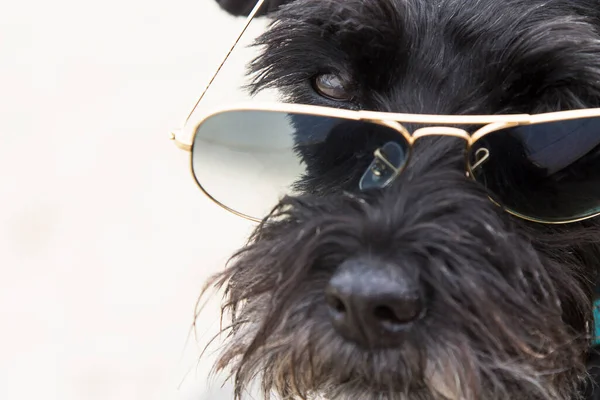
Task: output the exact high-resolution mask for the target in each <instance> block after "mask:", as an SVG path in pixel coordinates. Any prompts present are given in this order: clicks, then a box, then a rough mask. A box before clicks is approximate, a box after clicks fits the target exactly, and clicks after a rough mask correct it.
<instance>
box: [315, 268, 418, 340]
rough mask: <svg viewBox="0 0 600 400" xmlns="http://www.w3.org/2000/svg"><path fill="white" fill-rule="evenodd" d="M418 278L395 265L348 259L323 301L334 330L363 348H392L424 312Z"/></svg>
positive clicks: (330, 285) (330, 283) (333, 280)
mask: <svg viewBox="0 0 600 400" xmlns="http://www.w3.org/2000/svg"><path fill="white" fill-rule="evenodd" d="M421 292H422V291H421V290H420V287H419V283H418V279H417V278H416V277H414V276H411V274H410V272H409V271H405V270H403V269H402V268H401V267H399V266H397V265H393V264H390V263H386V262H384V261H381V260H374V259H350V260H347V261H345V262H344V263H342V264H341V265H340V266H339V267H338V269H337V271H336V273H335V274H334V275H333V277H332V278H331V280H330V281H329V284H328V286H327V289H326V291H325V298H326V300H327V305H328V307H329V311H330V315H331V319H332V323H333V326H334V327H335V329H336V330H337V331H338V332H339V333H340V334H341V335H342V336H343V337H344V338H346V339H348V340H352V341H354V342H356V343H358V344H360V345H362V346H365V347H393V346H399V345H401V344H402V342H403V341H404V338H405V336H406V332H407V331H408V329H409V328H410V325H411V322H413V321H415V320H416V319H418V318H420V317H421V315H423V312H424V301H423V298H422V295H421Z"/></svg>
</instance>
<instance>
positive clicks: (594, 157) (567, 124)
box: [469, 117, 600, 222]
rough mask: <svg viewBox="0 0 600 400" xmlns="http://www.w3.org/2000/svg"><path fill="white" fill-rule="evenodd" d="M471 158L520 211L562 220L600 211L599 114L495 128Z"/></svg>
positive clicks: (476, 173)
mask: <svg viewBox="0 0 600 400" xmlns="http://www.w3.org/2000/svg"><path fill="white" fill-rule="evenodd" d="M482 152H484V153H486V154H487V158H486V159H485V160H483V161H482V159H481V154H482ZM469 158H470V164H471V168H472V173H473V177H474V178H475V179H476V180H477V181H478V182H480V183H481V184H483V185H484V186H485V187H486V188H487V189H488V190H489V191H490V193H491V196H492V197H493V198H494V199H495V200H497V201H498V202H499V203H501V204H502V205H503V206H505V207H506V208H507V209H509V210H512V211H514V212H516V213H519V214H522V215H524V216H527V217H530V218H533V219H539V220H543V221H549V222H553V221H554V222H558V221H564V220H569V219H577V218H583V217H586V216H589V215H592V214H595V213H597V212H599V211H600V118H598V117H595V118H585V119H583V118H582V119H576V120H569V121H556V122H548V123H543V124H535V125H524V126H517V127H513V128H507V129H502V130H499V131H496V132H492V133H490V134H488V135H486V136H484V137H483V138H482V139H480V140H479V141H477V142H476V143H475V144H474V145H473V147H472V149H471V152H470V154H469Z"/></svg>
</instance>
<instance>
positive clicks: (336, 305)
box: [325, 293, 346, 314]
mask: <svg viewBox="0 0 600 400" xmlns="http://www.w3.org/2000/svg"><path fill="white" fill-rule="evenodd" d="M325 299H326V301H327V305H329V308H330V309H331V310H332V311H335V312H336V313H339V314H343V313H345V312H346V305H345V304H344V302H343V301H342V299H340V298H339V297H338V296H336V295H335V294H333V293H327V294H326V295H325Z"/></svg>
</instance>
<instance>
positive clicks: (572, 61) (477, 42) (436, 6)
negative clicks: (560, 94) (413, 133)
mask: <svg viewBox="0 0 600 400" xmlns="http://www.w3.org/2000/svg"><path fill="white" fill-rule="evenodd" d="M574 3H577V2H571V1H566V0H554V1H550V2H548V1H545V0H544V1H542V0H529V1H527V2H523V1H513V0H473V1H464V0H428V1H423V0H296V1H295V2H292V3H291V4H290V5H289V6H287V7H284V8H283V10H282V11H281V13H280V14H279V15H278V16H277V18H276V19H277V24H279V26H280V27H284V28H285V29H284V30H282V31H283V32H284V33H283V34H282V35H281V37H278V38H277V39H278V43H283V44H285V45H286V46H287V48H286V50H287V51H286V56H288V57H289V56H292V55H294V54H296V53H298V54H299V53H303V55H304V57H306V54H310V57H309V59H308V60H307V61H310V62H311V63H312V66H313V69H314V70H313V71H309V70H308V67H306V66H304V67H303V68H304V70H303V74H310V73H316V72H319V71H327V70H330V71H331V70H333V72H339V73H341V74H342V75H345V76H349V77H351V78H352V80H353V81H354V82H355V83H357V85H358V86H360V89H361V90H362V91H363V92H365V91H366V92H369V93H371V94H374V93H375V94H377V95H383V96H384V97H383V99H382V100H381V101H379V102H378V103H379V104H380V106H377V108H378V109H380V108H382V107H381V105H382V104H390V103H394V102H395V99H392V101H390V97H392V98H393V97H396V98H403V97H406V93H407V92H410V93H412V96H414V97H420V98H421V99H420V102H422V103H431V102H432V101H436V99H437V97H438V95H439V94H440V93H446V95H445V96H446V97H448V96H449V97H452V98H460V99H465V98H469V97H470V98H476V97H480V96H482V95H483V94H484V93H485V94H486V96H495V97H496V98H499V97H502V96H504V97H511V98H516V97H519V96H521V94H518V93H514V90H513V91H512V92H511V88H517V89H518V90H519V91H521V90H529V91H533V92H536V95H539V93H538V92H539V90H540V88H542V89H544V90H545V89H546V88H549V87H553V86H556V85H564V83H565V79H564V78H565V76H567V77H568V78H569V80H570V81H571V82H575V83H576V84H579V83H581V84H583V83H586V82H587V83H589V82H590V81H595V80H597V79H595V78H592V79H590V74H592V75H594V76H595V77H597V75H598V73H597V71H595V72H594V71H591V69H590V67H593V65H595V64H593V65H592V64H591V63H589V60H587V59H585V60H584V59H583V58H584V57H588V58H589V55H590V53H594V54H600V51H599V49H600V46H599V45H598V43H599V42H600V40H599V39H600V37H599V36H598V33H597V32H596V30H595V28H594V27H593V24H591V23H588V22H589V18H591V17H589V16H586V15H581V14H578V10H577V4H574ZM575 44H576V45H577V47H574V45H575ZM580 59H581V60H580ZM307 61H303V62H302V63H299V65H304V64H305V63H306V62H307ZM298 68H299V67H295V69H298ZM525 75H527V76H525ZM586 75H587V76H586ZM578 80H579V81H580V82H577V81H578ZM398 92H401V93H398ZM529 95H530V93H527V94H525V95H523V97H527V96H529ZM434 97H435V98H434ZM452 101H453V100H452ZM452 101H451V102H452ZM447 103H449V102H448V101H447ZM512 103H513V104H514V101H512ZM373 106H375V105H373ZM495 108H497V107H495ZM412 111H413V112H424V111H430V112H457V111H459V110H451V109H447V108H446V109H443V108H441V109H431V110H421V109H420V107H416V108H415V109H413V110H412ZM462 111H465V110H462ZM480 111H481V110H480ZM522 111H523V112H525V111H526V112H533V111H534V110H531V109H529V110H522ZM488 112H491V110H488Z"/></svg>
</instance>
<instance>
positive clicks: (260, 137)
mask: <svg viewBox="0 0 600 400" xmlns="http://www.w3.org/2000/svg"><path fill="white" fill-rule="evenodd" d="M394 141H396V142H394ZM391 142H394V143H396V144H392V143H391ZM376 149H380V150H381V151H380V153H382V154H384V157H385V160H387V161H388V162H389V163H390V164H391V165H392V166H395V167H400V166H401V164H402V163H403V162H404V157H405V154H406V149H407V146H406V143H405V142H404V138H403V137H402V135H401V134H399V133H398V132H397V131H396V130H394V129H392V128H389V127H386V126H382V125H379V124H375V123H370V122H364V121H354V120H348V119H341V118H332V117H321V116H315V115H306V114H297V113H284V112H278V111H258V110H253V111H227V112H222V113H220V114H215V115H213V116H211V117H209V118H208V119H207V120H205V121H204V122H203V123H202V124H201V125H200V126H199V127H198V129H197V131H196V136H195V138H194V143H193V147H192V168H193V171H194V175H195V177H196V180H197V181H198V183H199V184H200V185H201V186H202V188H203V189H204V190H205V191H206V192H207V193H208V194H209V195H210V196H211V197H213V198H214V199H215V200H217V201H218V202H220V203H221V204H223V205H225V206H226V207H229V208H231V209H233V210H234V211H237V212H239V213H242V214H245V215H247V216H250V217H254V218H262V217H264V216H265V215H266V214H267V213H268V212H269V211H270V210H271V209H272V208H273V207H274V206H275V205H276V204H277V202H278V201H279V199H280V198H281V197H282V196H284V195H286V194H295V193H297V192H299V191H312V192H317V193H320V194H327V193H328V192H330V191H333V190H336V189H340V188H341V189H344V190H358V189H359V182H360V181H361V179H362V181H363V182H366V183H365V184H364V185H363V184H362V183H361V185H360V186H361V187H362V186H366V187H365V188H367V189H368V188H371V187H377V186H378V185H379V186H382V185H383V184H385V183H387V181H388V180H389V178H390V174H391V173H392V171H393V170H394V168H391V167H390V165H384V166H383V167H382V168H380V169H379V170H378V169H376V168H372V169H370V165H371V164H372V163H373V161H374V160H375V155H374V152H375V150H376ZM377 174H379V176H376V175H377Z"/></svg>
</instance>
